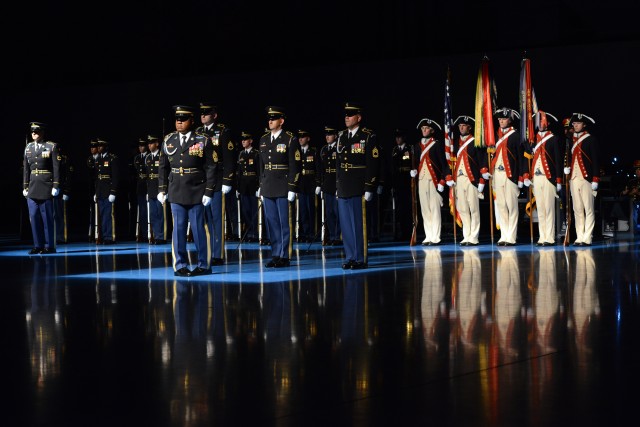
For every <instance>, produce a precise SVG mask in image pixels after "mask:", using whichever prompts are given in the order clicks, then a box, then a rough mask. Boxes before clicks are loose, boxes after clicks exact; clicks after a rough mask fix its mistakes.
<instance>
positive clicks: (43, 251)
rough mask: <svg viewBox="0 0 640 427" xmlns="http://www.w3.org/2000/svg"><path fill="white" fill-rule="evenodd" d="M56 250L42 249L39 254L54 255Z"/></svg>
mask: <svg viewBox="0 0 640 427" xmlns="http://www.w3.org/2000/svg"><path fill="white" fill-rule="evenodd" d="M56 252H57V251H56V248H44V249H43V250H42V251H41V252H40V253H41V254H55V253H56Z"/></svg>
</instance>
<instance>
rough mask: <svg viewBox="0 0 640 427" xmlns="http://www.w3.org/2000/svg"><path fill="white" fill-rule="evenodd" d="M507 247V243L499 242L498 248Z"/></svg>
mask: <svg viewBox="0 0 640 427" xmlns="http://www.w3.org/2000/svg"><path fill="white" fill-rule="evenodd" d="M506 245H507V242H502V241H500V242H498V246H506Z"/></svg>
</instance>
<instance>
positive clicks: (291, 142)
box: [260, 130, 302, 197]
mask: <svg viewBox="0 0 640 427" xmlns="http://www.w3.org/2000/svg"><path fill="white" fill-rule="evenodd" d="M260 169H261V173H260V195H261V196H264V197H287V193H288V192H289V191H293V192H295V193H297V192H298V183H299V181H300V173H301V171H302V161H301V158H300V143H299V142H298V138H296V136H295V135H294V134H292V133H291V132H287V131H284V130H283V131H282V132H280V135H278V138H276V140H275V141H274V142H271V132H269V133H266V134H264V135H262V137H260Z"/></svg>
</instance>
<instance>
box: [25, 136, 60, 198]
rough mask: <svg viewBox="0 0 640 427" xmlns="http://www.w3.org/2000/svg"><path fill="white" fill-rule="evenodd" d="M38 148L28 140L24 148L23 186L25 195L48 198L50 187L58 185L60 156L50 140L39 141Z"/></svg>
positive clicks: (49, 196) (57, 186)
mask: <svg viewBox="0 0 640 427" xmlns="http://www.w3.org/2000/svg"><path fill="white" fill-rule="evenodd" d="M41 144H42V148H41V149H38V148H37V144H36V143H35V142H30V143H28V144H27V146H26V147H25V149H24V162H23V166H24V167H23V180H22V182H23V188H24V189H27V190H29V193H28V194H27V197H29V198H30V199H36V200H46V199H50V198H51V197H52V196H51V189H52V188H59V187H60V157H59V155H58V146H57V145H56V144H55V143H53V142H50V141H47V142H44V143H41Z"/></svg>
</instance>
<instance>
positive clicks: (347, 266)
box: [342, 261, 355, 270]
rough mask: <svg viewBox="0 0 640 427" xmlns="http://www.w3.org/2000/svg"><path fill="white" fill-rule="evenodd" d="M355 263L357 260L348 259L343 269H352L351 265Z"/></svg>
mask: <svg viewBox="0 0 640 427" xmlns="http://www.w3.org/2000/svg"><path fill="white" fill-rule="evenodd" d="M353 264H355V261H348V262H345V263H344V264H342V269H343V270H351V266H352V265H353Z"/></svg>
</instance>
